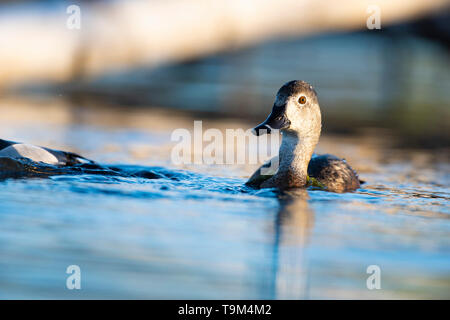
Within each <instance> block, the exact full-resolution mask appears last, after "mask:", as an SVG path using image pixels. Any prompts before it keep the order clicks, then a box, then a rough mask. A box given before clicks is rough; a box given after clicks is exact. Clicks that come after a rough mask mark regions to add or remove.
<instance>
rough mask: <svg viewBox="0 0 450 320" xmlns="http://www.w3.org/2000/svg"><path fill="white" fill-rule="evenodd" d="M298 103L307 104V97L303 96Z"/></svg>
mask: <svg viewBox="0 0 450 320" xmlns="http://www.w3.org/2000/svg"><path fill="white" fill-rule="evenodd" d="M298 103H300V104H305V103H306V97H305V96H301V97H300V98H298Z"/></svg>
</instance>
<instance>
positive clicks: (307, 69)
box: [0, 0, 450, 299]
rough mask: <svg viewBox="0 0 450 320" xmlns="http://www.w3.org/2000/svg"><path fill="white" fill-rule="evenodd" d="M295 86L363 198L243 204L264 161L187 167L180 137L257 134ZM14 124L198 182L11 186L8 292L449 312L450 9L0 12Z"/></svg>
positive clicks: (402, 5)
mask: <svg viewBox="0 0 450 320" xmlns="http://www.w3.org/2000/svg"><path fill="white" fill-rule="evenodd" d="M70 5H77V6H78V8H79V9H80V12H79V13H80V20H79V21H80V25H79V28H78V27H77V26H75V27H74V25H76V23H75V22H74V21H76V20H74V19H76V15H77V11H76V10H75V9H73V8H72V9H71V10H69V11H68V8H69V6H70ZM369 5H376V6H378V7H379V8H380V18H381V29H373V30H369V29H368V27H367V20H368V18H369V17H370V16H371V15H372V14H373V13H374V12H372V11H369V12H368V11H367V10H368V8H369ZM73 10H75V11H73ZM74 14H75V16H74ZM293 79H301V80H305V81H307V82H309V83H311V84H312V85H313V86H314V87H315V89H316V91H317V92H318V96H319V101H320V105H321V109H322V115H323V116H322V118H323V130H322V138H321V141H320V143H319V146H318V148H317V151H318V152H319V153H321V152H326V153H333V154H336V155H338V156H341V157H345V158H346V159H347V160H348V161H349V162H350V163H351V164H352V166H353V167H354V168H355V169H356V170H357V171H358V172H359V173H360V176H361V178H362V179H363V180H365V181H367V184H366V185H364V186H363V189H361V190H360V191H359V192H357V193H354V194H348V195H342V196H339V197H338V196H336V195H333V194H329V193H325V192H321V191H315V192H308V193H307V194H305V193H303V194H301V195H300V196H299V195H294V196H288V199H285V198H283V199H280V198H279V197H278V196H276V195H274V194H272V193H270V192H269V193H262V194H258V193H257V194H253V193H251V194H245V195H244V194H240V192H237V191H236V190H237V189H236V188H238V187H237V186H238V185H242V183H243V182H244V181H245V179H246V178H247V177H248V176H249V175H250V174H251V173H252V171H253V170H254V169H255V168H254V167H252V166H217V165H216V166H214V165H211V166H206V165H204V166H199V165H190V166H189V165H186V166H183V167H177V168H174V165H173V164H172V163H171V162H170V150H171V148H172V147H173V142H172V141H170V134H171V132H172V131H173V130H174V129H176V128H180V127H181V128H189V129H190V128H192V127H193V120H203V121H204V128H206V127H214V128H219V129H225V128H244V129H247V128H250V127H252V126H254V125H255V124H257V123H259V122H260V121H262V120H263V119H264V118H265V117H266V116H267V114H268V112H269V111H270V110H271V106H272V103H273V100H274V97H275V94H276V91H277V90H278V89H279V87H280V86H281V85H282V84H284V83H285V82H287V81H290V80H293ZM0 113H1V117H0V134H1V136H0V138H2V139H8V140H15V141H26V142H30V143H35V144H38V145H46V146H50V147H55V148H64V149H68V150H72V151H76V152H79V153H82V154H83V155H85V156H87V157H89V158H92V159H95V160H97V161H99V162H101V163H103V164H120V165H137V166H144V167H148V166H161V167H165V168H170V169H174V170H176V169H187V170H189V172H195V174H198V175H199V176H197V175H193V176H189V177H186V176H181V177H180V178H179V180H178V182H174V181H173V180H170V179H169V180H167V181H166V180H164V179H162V180H160V181H159V182H155V181H150V182H149V181H141V180H138V181H134V180H133V181H130V180H120V179H118V178H117V180H114V181H112V180H111V178H106V177H105V178H102V179H100V178H99V177H96V178H95V179H93V178H92V177H88V176H86V177H76V178H73V177H71V178H69V177H68V178H67V179H65V178H63V177H57V178H51V179H49V180H48V181H47V180H43V181H40V180H31V181H26V180H6V181H3V182H2V183H3V184H4V186H5V188H4V190H3V191H1V192H0V200H1V201H0V203H1V205H0V220H1V223H0V225H1V227H0V246H1V247H3V248H5V250H4V251H2V252H3V253H2V254H1V255H2V256H3V257H2V258H1V259H0V286H1V288H2V289H4V290H0V297H2V298H14V297H16V298H17V297H18V298H23V297H25V298H55V297H63V298H73V297H76V298H79V297H82V298H83V297H84V298H105V297H106V298H117V297H119V298H124V297H125V298H128V297H132V298H210V297H211V298H381V299H384V298H447V299H448V298H449V292H450V290H449V288H450V280H449V279H450V276H449V275H450V247H449V245H448V243H449V242H448V240H449V238H450V224H449V220H448V217H449V207H448V201H449V199H450V193H449V181H450V170H449V166H450V165H449V157H450V148H449V147H450V130H449V125H448V124H449V122H450V121H449V120H450V13H449V1H444V0H415V1H408V2H404V1H392V0H390V1H387V0H385V1H360V0H358V1H357V0H347V1H339V2H333V1H325V0H295V1H294V0H278V1H272V0H259V1H257V0H252V1H250V0H249V1H238V0H228V1H225V0H216V1H206V0H197V1H195V0H169V1H162V0H147V1H137V0H131V1H119V0H116V1H106V0H105V1H51V0H48V1H45V0H42V1H7V0H3V1H0ZM192 174H194V173H192ZM165 188H168V190H169V191H164V190H166V189H165ZM230 190H231V191H230ZM94 204H95V205H94ZM62 208H63V209H62ZM169 212H170V215H169ZM37 213H41V214H40V215H36V214H37ZM212 213H214V215H212ZM219 253H220V254H219ZM80 261H81V262H80ZM377 263H378V264H381V269H382V270H385V272H386V273H385V274H386V278H385V279H387V280H386V281H387V282H384V285H383V289H384V290H381V291H380V292H376V291H368V290H367V289H366V287H365V277H366V273H365V270H366V269H365V268H366V267H367V266H368V265H371V264H377ZM69 264H80V266H81V268H82V270H86V269H87V270H89V273H86V274H89V275H88V277H90V278H89V281H90V282H88V284H87V287H86V289H85V290H84V291H83V290H82V291H81V293H73V292H70V291H68V290H63V289H61V288H60V287H61V286H63V285H62V284H61V283H64V282H61V281H64V277H65V274H64V270H65V266H66V265H69ZM83 267H84V268H85V269H83ZM61 270H62V271H61ZM58 272H59V273H58ZM111 277H114V278H117V279H120V280H117V281H118V282H116V283H111V282H110V281H109V280H108V279H110V278H111ZM61 279H63V280H61ZM60 282H61V283H60Z"/></svg>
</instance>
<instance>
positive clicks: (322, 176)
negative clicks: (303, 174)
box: [308, 154, 360, 192]
mask: <svg viewBox="0 0 450 320" xmlns="http://www.w3.org/2000/svg"><path fill="white" fill-rule="evenodd" d="M308 175H309V176H310V177H313V178H315V179H316V180H317V181H319V182H320V183H321V184H322V185H324V186H325V187H326V188H327V189H328V190H329V191H333V192H347V191H353V190H356V189H358V188H359V187H360V181H359V178H358V175H357V174H356V172H355V171H354V170H353V169H352V168H351V167H350V166H349V165H348V163H347V162H346V161H345V160H344V159H340V158H338V157H336V156H333V155H330V154H324V155H318V156H313V157H312V158H311V161H310V162H309V165H308Z"/></svg>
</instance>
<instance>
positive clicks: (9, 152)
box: [0, 144, 59, 164]
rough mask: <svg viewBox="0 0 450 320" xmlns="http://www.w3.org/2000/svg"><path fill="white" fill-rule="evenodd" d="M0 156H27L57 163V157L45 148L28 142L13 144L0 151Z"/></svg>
mask: <svg viewBox="0 0 450 320" xmlns="http://www.w3.org/2000/svg"><path fill="white" fill-rule="evenodd" d="M0 157H8V158H13V159H18V158H28V159H30V160H32V161H35V162H43V163H47V164H58V163H59V161H58V159H57V158H56V157H55V156H54V155H53V154H51V153H50V152H48V151H47V150H45V149H43V148H41V147H36V146H33V145H30V144H14V145H12V146H9V147H7V148H5V149H3V150H1V151H0Z"/></svg>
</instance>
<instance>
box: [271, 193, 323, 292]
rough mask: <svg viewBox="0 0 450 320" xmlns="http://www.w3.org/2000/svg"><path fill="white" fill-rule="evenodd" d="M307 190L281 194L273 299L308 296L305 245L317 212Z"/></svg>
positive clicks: (276, 224) (274, 258)
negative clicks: (309, 201) (312, 205)
mask: <svg viewBox="0 0 450 320" xmlns="http://www.w3.org/2000/svg"><path fill="white" fill-rule="evenodd" d="M308 200H309V195H308V192H307V191H306V190H305V189H294V190H289V191H285V192H283V193H282V194H280V195H279V202H280V209H279V211H278V214H277V218H276V221H275V241H274V255H273V272H274V276H273V298H274V299H306V298H308V283H307V282H308V281H307V279H308V277H307V261H306V257H305V250H304V249H305V246H306V244H307V243H308V238H309V236H310V233H311V230H312V228H313V225H314V212H313V211H312V210H311V208H310V207H309V204H308Z"/></svg>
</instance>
